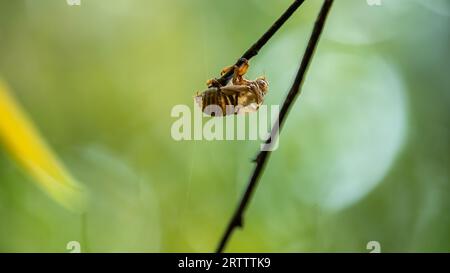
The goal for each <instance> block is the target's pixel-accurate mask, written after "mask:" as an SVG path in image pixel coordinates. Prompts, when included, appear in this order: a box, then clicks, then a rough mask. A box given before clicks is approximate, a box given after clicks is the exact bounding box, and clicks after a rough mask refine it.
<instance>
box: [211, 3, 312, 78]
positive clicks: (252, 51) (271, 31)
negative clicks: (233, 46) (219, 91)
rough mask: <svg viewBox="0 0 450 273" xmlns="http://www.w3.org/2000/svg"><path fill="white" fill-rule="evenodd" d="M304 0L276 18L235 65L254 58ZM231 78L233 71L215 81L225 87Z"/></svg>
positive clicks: (292, 5)
mask: <svg viewBox="0 0 450 273" xmlns="http://www.w3.org/2000/svg"><path fill="white" fill-rule="evenodd" d="M303 2H305V0H295V1H294V2H293V3H292V4H291V5H290V6H289V8H288V9H287V10H286V11H285V12H284V13H283V14H282V15H281V16H280V18H278V20H276V21H275V23H273V25H272V26H271V27H270V28H269V29H268V30H267V31H266V32H265V33H264V34H263V35H262V36H261V38H259V40H258V41H256V43H254V44H253V45H252V46H251V47H250V48H249V49H248V50H247V51H246V52H245V53H244V55H242V56H241V58H240V59H239V60H237V62H236V64H235V65H237V66H240V65H242V63H243V60H244V59H246V60H250V59H251V58H253V57H254V56H256V55H257V54H258V52H259V50H260V49H261V48H262V47H263V46H264V45H265V44H266V43H267V42H268V41H269V40H270V38H272V36H273V35H274V34H275V33H276V32H277V31H278V30H279V29H280V27H281V26H282V25H283V24H284V23H285V22H286V21H287V20H288V19H289V17H291V15H292V14H293V13H294V12H295V11H296V10H297V8H298V7H300V6H301V4H303ZM232 76H233V71H231V70H230V71H228V72H227V73H225V74H224V75H223V76H222V77H220V78H219V79H217V82H218V83H219V84H220V85H226V84H227V82H228V81H229V80H230V79H231V77H232Z"/></svg>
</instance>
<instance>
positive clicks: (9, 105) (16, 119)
mask: <svg viewBox="0 0 450 273" xmlns="http://www.w3.org/2000/svg"><path fill="white" fill-rule="evenodd" d="M0 141H2V142H3V143H4V144H5V147H6V148H7V150H8V151H9V152H10V153H11V155H12V156H13V157H14V158H15V159H16V160H17V161H18V162H19V164H20V165H21V166H22V167H23V168H24V170H25V171H26V172H27V173H28V174H29V175H30V176H31V177H32V178H33V181H35V182H36V183H37V184H38V185H39V186H40V187H41V188H42V189H43V190H44V191H45V192H47V193H48V194H49V195H50V196H51V197H52V198H53V199H54V200H56V201H57V202H58V203H60V204H61V205H63V206H64V207H66V208H68V209H70V210H73V211H81V210H82V208H83V207H84V203H85V196H84V195H85V191H84V189H83V187H82V185H81V184H80V183H78V182H77V181H76V180H75V179H74V178H73V177H72V176H71V174H70V173H69V172H68V171H67V169H66V168H65V166H64V164H63V163H62V162H61V160H59V159H58V157H57V156H56V155H55V154H54V153H53V151H52V150H51V148H50V147H49V146H48V145H47V143H46V142H45V140H44V139H43V138H42V137H41V136H40V134H39V132H38V130H37V129H36V128H35V126H34V125H33V123H32V121H31V120H30V119H29V118H28V116H27V115H26V113H25V112H24V111H23V110H22V109H21V107H20V105H19V103H18V102H17V101H16V100H15V99H14V97H13V96H12V95H11V92H9V89H8V87H7V85H6V83H4V82H3V81H1V80H0ZM0 186H1V185H0Z"/></svg>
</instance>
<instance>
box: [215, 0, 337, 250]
mask: <svg viewBox="0 0 450 273" xmlns="http://www.w3.org/2000/svg"><path fill="white" fill-rule="evenodd" d="M332 4H333V0H324V3H323V5H322V8H321V10H320V12H319V15H318V16H317V19H316V22H315V25H314V29H313V31H312V34H311V37H310V39H309V42H308V45H307V47H306V50H305V53H304V55H303V58H302V60H301V64H300V68H299V70H298V72H297V75H296V77H295V80H294V83H293V84H292V87H291V89H290V90H289V93H288V94H287V96H286V98H285V100H284V102H283V106H282V108H281V110H280V114H279V116H278V120H277V122H276V123H275V124H278V126H274V127H273V129H272V132H271V134H270V137H269V138H268V139H267V140H266V142H265V144H266V145H274V143H276V137H277V136H278V133H279V131H280V129H281V126H282V125H283V123H284V121H285V119H286V117H287V114H288V113H289V110H290V108H291V106H292V105H293V103H294V102H295V99H296V98H297V96H298V95H299V94H300V92H301V86H302V84H303V81H304V78H305V75H306V72H307V70H308V66H309V64H310V62H311V59H312V57H313V55H314V51H315V49H316V47H317V44H318V41H319V38H320V35H321V33H322V31H323V28H324V25H325V21H326V19H327V16H328V13H329V11H330V8H331V5H332ZM270 151H271V149H264V150H262V151H260V152H259V154H258V156H257V157H256V159H255V163H256V166H255V168H254V170H253V173H252V175H251V177H250V180H249V182H248V185H247V188H246V190H245V192H244V195H243V196H242V199H241V201H240V203H239V205H238V207H237V209H236V211H235V212H234V215H233V217H232V218H231V220H230V222H229V224H228V227H227V229H226V231H225V233H224V234H223V237H222V239H221V241H220V243H219V246H218V248H217V252H218V253H220V252H222V251H223V250H224V248H225V246H226V244H227V242H228V240H229V239H230V236H231V233H232V232H233V231H234V229H235V228H238V227H242V225H243V214H244V211H245V209H246V207H247V205H248V203H249V201H250V197H251V195H252V193H253V192H254V190H255V188H256V186H257V183H258V181H259V178H260V176H261V174H262V171H263V169H264V166H265V164H266V162H267V159H268V158H269V155H270Z"/></svg>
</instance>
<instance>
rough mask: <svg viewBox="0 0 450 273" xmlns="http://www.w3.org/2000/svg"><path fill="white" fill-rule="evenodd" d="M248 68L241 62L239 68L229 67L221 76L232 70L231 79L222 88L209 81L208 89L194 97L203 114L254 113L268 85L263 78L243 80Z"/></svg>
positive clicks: (213, 81) (244, 62) (246, 64)
mask: <svg viewBox="0 0 450 273" xmlns="http://www.w3.org/2000/svg"><path fill="white" fill-rule="evenodd" d="M248 67H249V64H248V61H247V60H245V59H244V60H243V61H242V65H240V66H236V65H234V66H229V67H226V68H224V69H223V70H222V72H221V74H222V75H224V74H225V73H227V72H229V71H230V70H233V78H232V79H231V80H230V81H229V82H228V83H227V84H226V85H224V86H221V85H220V84H217V82H215V81H216V80H215V79H212V80H209V81H208V82H207V83H208V86H209V88H208V89H206V90H205V91H203V92H202V93H200V94H197V95H196V96H195V102H196V103H197V104H198V105H199V107H200V108H201V109H202V111H203V112H204V113H205V114H208V115H211V116H225V115H231V114H241V113H247V112H256V111H258V109H259V106H261V104H262V103H263V101H264V96H265V95H266V94H267V91H268V88H269V84H268V82H267V80H266V78H265V77H258V78H256V80H254V81H251V80H248V79H245V78H244V75H245V73H246V72H247V70H248Z"/></svg>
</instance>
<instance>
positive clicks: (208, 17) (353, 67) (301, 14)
mask: <svg viewBox="0 0 450 273" xmlns="http://www.w3.org/2000/svg"><path fill="white" fill-rule="evenodd" d="M290 2H291V1H290V0H271V1H269V0H252V1H250V0H247V1H238V0H232V1H219V0H215V1H211V0H177V1H175V0H173V1H163V0H152V1H148V0H113V1H106V0H105V1H102V0H81V6H69V5H67V3H66V1H64V0H42V1H36V0H28V1H23V0H20V1H19V0H18V1H9V0H1V1H0V76H1V77H2V78H3V79H4V80H5V81H7V82H8V84H9V85H10V87H11V88H12V89H13V91H14V94H15V95H16V97H17V98H18V100H19V101H20V102H21V103H22V105H23V106H24V108H25V109H26V110H27V112H28V113H29V115H30V116H31V117H32V119H33V120H34V122H35V124H36V126H37V127H38V128H39V129H40V131H41V133H42V135H43V136H45V138H46V140H47V141H48V142H49V143H50V145H51V146H52V147H53V149H54V150H55V151H56V153H57V154H58V155H59V156H60V157H61V159H62V160H63V161H64V162H65V164H66V165H67V167H68V168H69V169H70V171H71V172H72V173H73V175H74V176H75V177H76V178H77V179H78V180H80V181H82V182H83V184H85V185H86V187H87V188H88V189H89V191H90V202H89V205H88V208H87V211H86V213H85V214H83V215H78V214H74V213H71V212H69V211H67V210H65V209H64V208H62V207H61V206H60V205H58V204H57V203H55V202H54V201H53V200H51V199H50V198H49V197H48V196H47V195H46V194H45V193H44V192H42V191H41V190H40V189H39V188H38V187H36V184H34V183H32V181H31V178H29V176H28V175H27V173H26V172H25V171H24V170H23V169H21V168H20V166H19V165H17V164H16V162H15V161H14V160H13V159H12V156H11V155H10V154H8V153H7V150H6V149H4V147H3V146H0V251H1V252H35V251H36V252H68V250H67V249H66V244H67V243H68V242H69V241H79V242H80V243H81V247H82V251H84V252H123V251H125V252H138V251H144V252H187V251H194V252H209V251H213V250H214V249H215V247H216V245H217V243H218V240H219V238H220V236H221V233H222V232H223V231H224V229H225V226H226V224H227V221H228V219H229V218H230V217H231V214H232V211H233V209H234V208H235V206H236V204H237V202H238V200H239V197H240V194H241V192H242V190H243V189H244V187H245V184H246V180H247V177H248V176H249V174H250V172H251V170H252V164H251V163H250V160H251V159H252V158H253V157H254V155H255V154H256V152H257V151H258V148H259V144H260V143H259V142H258V141H180V142H177V141H175V140H173V139H172V137H171V134H170V132H171V131H170V130H171V126H172V123H173V122H174V121H175V120H176V118H174V117H171V115H170V112H171V109H172V107H173V106H175V105H177V104H186V105H188V106H190V107H191V108H192V107H193V104H192V97H193V94H194V92H195V91H201V90H202V89H203V88H204V87H205V81H206V80H207V79H208V78H211V77H214V76H217V75H218V72H219V71H220V70H221V69H222V67H224V66H226V65H229V64H232V63H233V62H234V61H235V60H236V58H238V57H239V56H240V55H241V54H242V53H243V52H244V51H245V50H246V49H247V48H248V47H249V46H250V45H251V44H252V43H253V42H254V41H256V39H257V38H258V37H259V36H260V35H261V34H262V33H263V32H264V31H265V30H266V29H267V28H268V26H270V25H271V24H272V22H273V21H274V19H275V18H277V17H278V16H279V15H280V14H281V12H283V11H284V9H285V8H286V7H287V6H288V5H289V4H290ZM321 2H322V1H319V0H307V1H306V3H305V4H304V5H303V6H302V7H301V8H300V9H299V11H297V13H296V14H295V15H294V16H293V17H292V18H291V19H290V20H289V21H288V23H287V24H286V25H285V26H284V27H283V28H282V29H281V30H280V31H279V32H278V33H277V34H276V35H275V36H274V37H273V39H272V40H271V41H270V42H269V43H268V44H267V46H266V47H264V49H263V50H262V51H261V52H260V54H259V55H258V56H256V57H255V58H254V59H252V61H251V65H252V66H251V69H250V71H249V77H250V78H255V77H257V76H259V75H262V74H265V75H266V76H267V78H268V80H269V82H270V91H269V94H268V96H267V99H266V104H268V105H271V104H279V103H280V102H281V101H282V99H283V97H284V95H285V94H286V92H287V90H288V88H289V86H290V84H291V83H292V80H293V77H294V75H295V72H296V68H297V67H298V64H299V60H300V57H301V54H302V52H303V51H304V48H305V45H306V42H307V39H308V36H309V34H310V31H311V28H312V25H313V22H314V20H315V16H316V14H317V11H318V9H319V8H320V5H321ZM449 15H450V4H449V2H448V1H446V0H415V1H412V0H381V6H370V5H368V4H367V3H366V1H364V0H336V1H335V4H334V7H333V9H332V11H331V16H330V18H329V21H328V24H327V26H326V29H325V32H324V35H323V37H322V40H321V42H320V46H319V48H318V50H317V52H316V55H315V58H314V60H313V62H312V65H311V67H310V70H309V74H308V77H307V79H306V82H305V85H304V88H303V93H302V96H301V97H300V98H299V100H298V101H297V103H296V104H295V106H294V109H293V110H292V111H291V113H290V116H289V118H288V121H287V122H286V124H285V125H286V126H285V127H284V130H283V133H282V135H281V139H280V147H279V149H278V150H277V151H276V152H275V153H274V154H273V155H272V157H271V158H270V161H269V163H268V166H267V168H266V170H265V173H264V175H263V176H262V179H261V184H260V185H259V187H258V189H257V191H256V193H255V195H254V198H253V199H252V201H251V204H250V206H249V209H248V211H247V212H246V215H245V216H246V217H245V228H244V229H243V230H239V231H237V232H235V233H234V235H233V237H232V239H231V241H230V244H229V246H228V248H227V250H228V251H235V252H242V251H251V252H324V251H326V252H347V251H352V252H368V251H369V250H367V249H366V244H367V243H368V242H369V241H378V242H380V244H381V251H383V252H397V251H406V252H416V251H427V252H428V251H445V252H448V251H450V232H449V231H450V216H449V215H450V213H449V211H450V199H449V197H450V196H449V193H450V182H449V166H450V160H449V154H450V148H449V144H450V143H449V140H450V132H449V128H450V115H449V114H450V113H449V107H450V95H449V94H450V93H449V88H450V78H449V75H448V71H449V68H450V67H449V63H450V62H449V53H450V52H449V44H450V43H449V42H450V41H449V37H450V35H449V34H450V33H449ZM233 118H234V117H233ZM206 120H207V119H206V118H205V121H206Z"/></svg>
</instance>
